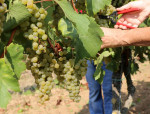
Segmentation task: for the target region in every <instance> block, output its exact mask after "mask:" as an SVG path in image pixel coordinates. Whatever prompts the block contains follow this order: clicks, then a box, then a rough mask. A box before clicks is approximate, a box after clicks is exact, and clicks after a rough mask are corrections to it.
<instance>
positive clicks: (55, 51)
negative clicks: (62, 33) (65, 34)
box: [47, 38, 59, 55]
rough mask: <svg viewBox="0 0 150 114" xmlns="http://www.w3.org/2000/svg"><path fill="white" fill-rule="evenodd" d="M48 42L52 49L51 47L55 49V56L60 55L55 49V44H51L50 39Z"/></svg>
mask: <svg viewBox="0 0 150 114" xmlns="http://www.w3.org/2000/svg"><path fill="white" fill-rule="evenodd" d="M47 40H48V43H49V45H50V47H51V48H52V49H53V51H54V52H55V54H56V55H59V54H58V52H57V50H56V49H55V48H54V46H53V44H52V43H51V41H50V39H49V38H47Z"/></svg>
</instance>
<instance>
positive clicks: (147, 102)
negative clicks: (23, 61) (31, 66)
mask: <svg viewBox="0 0 150 114" xmlns="http://www.w3.org/2000/svg"><path fill="white" fill-rule="evenodd" d="M123 78H124V77H123ZM132 79H133V83H134V85H135V87H136V93H135V96H134V102H133V106H132V107H131V108H130V110H129V114H150V63H148V62H145V63H143V64H140V72H138V73H137V74H136V75H134V76H132ZM82 83H83V86H82V87H81V92H80V95H81V97H82V98H81V101H80V102H79V103H74V102H72V101H71V100H70V99H69V97H68V92H67V91H65V90H63V89H60V88H58V87H57V88H56V89H53V91H52V96H51V99H50V100H49V101H47V102H46V103H45V105H41V104H39V103H38V97H37V94H38V91H37V90H35V87H36V85H35V83H34V78H33V77H32V75H31V74H30V73H29V72H25V73H23V75H22V77H21V79H20V84H21V86H20V88H21V90H24V92H22V93H18V94H16V93H14V94H13V96H12V100H11V102H10V103H9V105H8V107H7V109H6V110H3V109H0V114H89V109H88V97H89V95H88V94H89V91H88V88H87V86H86V80H85V79H83V80H82ZM31 91H35V92H31ZM121 91H122V100H123V101H124V100H125V99H126V97H127V86H126V80H123V85H122V90H121Z"/></svg>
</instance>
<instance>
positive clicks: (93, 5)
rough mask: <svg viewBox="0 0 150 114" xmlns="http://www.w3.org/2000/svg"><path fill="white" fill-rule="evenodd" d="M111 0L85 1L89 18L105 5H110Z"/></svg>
mask: <svg viewBox="0 0 150 114" xmlns="http://www.w3.org/2000/svg"><path fill="white" fill-rule="evenodd" d="M111 1H112V0H86V9H87V12H88V14H89V15H90V16H92V15H93V14H94V15H95V14H97V13H98V12H99V11H100V10H101V9H102V10H103V9H104V8H105V6H106V5H110V4H111Z"/></svg>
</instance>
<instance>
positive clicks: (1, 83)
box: [0, 58, 19, 108]
mask: <svg viewBox="0 0 150 114" xmlns="http://www.w3.org/2000/svg"><path fill="white" fill-rule="evenodd" d="M14 75H15V74H14V72H13V71H12V69H11V67H10V66H9V65H7V64H6V62H5V59H4V58H3V59H0V107H2V108H6V106H7V104H8V102H9V100H10V99H11V95H10V93H9V90H12V91H19V84H18V81H17V80H16V78H14Z"/></svg>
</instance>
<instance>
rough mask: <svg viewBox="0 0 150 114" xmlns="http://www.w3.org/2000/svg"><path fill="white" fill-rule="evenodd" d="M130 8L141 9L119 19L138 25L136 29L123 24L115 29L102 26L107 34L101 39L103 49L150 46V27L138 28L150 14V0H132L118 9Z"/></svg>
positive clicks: (124, 22) (131, 24)
mask: <svg viewBox="0 0 150 114" xmlns="http://www.w3.org/2000/svg"><path fill="white" fill-rule="evenodd" d="M130 8H138V9H139V11H137V12H132V13H126V14H124V15H123V16H122V17H121V18H120V19H119V20H118V21H119V22H121V23H123V24H127V25H129V26H133V27H136V29H130V30H129V29H127V27H126V26H123V25H119V26H118V25H115V29H110V28H102V30H103V31H104V34H105V36H104V37H102V39H101V40H102V42H103V44H102V46H101V49H104V48H108V47H109V48H113V47H121V46H150V27H145V28H137V27H138V26H139V25H140V24H141V23H142V22H143V21H144V20H145V19H146V18H147V17H148V16H149V15H150V0H139V1H134V2H130V3H128V4H126V5H124V6H122V7H121V8H118V9H117V11H121V10H124V9H130ZM118 33H119V34H118Z"/></svg>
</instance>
